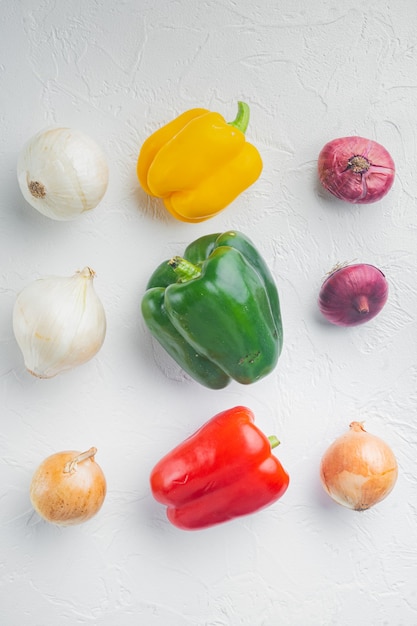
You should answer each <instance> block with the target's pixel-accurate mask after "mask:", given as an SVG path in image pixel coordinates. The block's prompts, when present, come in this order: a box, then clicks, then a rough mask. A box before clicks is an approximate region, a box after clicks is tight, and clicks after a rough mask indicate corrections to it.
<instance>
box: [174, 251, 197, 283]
mask: <svg viewBox="0 0 417 626" xmlns="http://www.w3.org/2000/svg"><path fill="white" fill-rule="evenodd" d="M168 265H170V266H171V267H172V269H173V270H174V272H175V273H176V274H177V276H178V277H179V279H180V280H181V281H182V282H187V280H192V279H193V278H198V277H199V276H200V275H201V269H200V268H199V267H197V265H194V264H193V263H191V262H190V261H187V259H183V258H182V257H180V256H174V257H172V259H170V260H169V261H168Z"/></svg>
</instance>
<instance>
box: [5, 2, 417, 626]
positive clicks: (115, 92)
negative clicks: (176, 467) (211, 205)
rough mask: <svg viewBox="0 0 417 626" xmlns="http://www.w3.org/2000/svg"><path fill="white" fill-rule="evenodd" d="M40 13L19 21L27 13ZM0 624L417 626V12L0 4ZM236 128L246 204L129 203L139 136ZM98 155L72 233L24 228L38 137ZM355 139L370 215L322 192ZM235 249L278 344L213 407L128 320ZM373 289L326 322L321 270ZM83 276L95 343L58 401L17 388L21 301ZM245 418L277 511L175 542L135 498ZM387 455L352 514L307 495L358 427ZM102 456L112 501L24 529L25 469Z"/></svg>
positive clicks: (404, 5)
mask: <svg viewBox="0 0 417 626" xmlns="http://www.w3.org/2000/svg"><path fill="white" fill-rule="evenodd" d="M35 5H37V6H35ZM0 6H1V12H0V25H1V39H0V87H1V107H0V131H1V132H0V188H1V211H0V237H1V245H0V259H1V265H0V270H1V275H0V276H1V282H0V298H1V306H0V340H1V351H0V374H1V378H0V384H1V428H0V446H1V449H0V455H1V458H0V481H1V485H0V489H1V493H0V504H1V507H0V523H1V531H0V559H1V562H0V582H1V586H0V615H1V617H0V622H1V624H2V626H26V625H31V626H76V625H90V624H91V625H95V624H97V625H100V626H137V625H140V626H142V625H143V626H330V625H331V626H350V625H352V626H353V625H355V626H357V625H359V626H362V625H367V626H382V625H386V626H415V625H416V624H417V594H416V577H417V559H416V542H417V529H416V520H417V515H416V513H417V511H416V507H417V504H416V503H417V500H416V489H417V484H416V474H417V462H416V456H417V455H416V449H417V411H416V404H417V390H416V389H417V348H416V343H417V323H416V310H417V289H416V284H417V281H416V273H417V256H416V249H417V245H416V242H417V211H416V195H417V176H416V171H417V123H416V118H417V115H416V113H417V73H416V65H417V64H416V59H417V34H416V32H417V9H416V4H415V0H395V1H394V0H391V2H389V1H387V0H368V2H366V3H364V2H363V0H350V2H347V3H346V2H345V3H343V2H336V1H335V0H332V1H330V0H327V1H323V2H310V1H309V0H304V1H302V0H277V1H276V2H273V1H264V2H261V0H258V2H256V0H255V1H252V0H240V1H239V2H234V1H230V0H219V1H215V0H207V1H206V2H193V1H192V0H177V1H175V0H169V1H168V0H165V1H163V2H162V1H158V0H142V1H138V0H124V1H122V0H121V1H120V2H110V0H96V1H94V0H72V1H71V2H64V1H59V0H42V1H39V2H38V3H33V2H32V0H19V1H17V0H16V1H13V0H2V1H1V2H0ZM239 99H242V100H245V101H246V102H248V103H249V105H250V107H251V114H252V115H251V122H250V126H249V129H248V132H247V137H248V140H249V141H251V142H252V143H254V144H255V145H256V146H257V147H258V149H259V150H260V152H261V154H262V157H263V161H264V170H263V173H262V176H261V178H260V179H259V180H258V182H257V183H256V184H255V185H254V186H253V187H251V188H250V189H249V190H248V191H247V192H245V193H244V194H243V195H242V196H240V197H239V198H238V199H237V200H236V201H235V202H234V203H233V205H232V206H230V207H229V208H228V209H226V210H225V211H224V212H223V213H222V214H220V215H218V216H217V217H215V218H213V219H211V220H209V221H207V222H203V223H201V224H197V225H193V224H184V223H180V222H177V221H175V220H174V219H173V218H171V217H170V216H169V215H168V214H167V212H166V211H165V210H164V209H163V208H162V206H161V204H160V203H159V202H157V201H154V200H150V199H149V198H147V197H146V196H145V194H144V193H143V192H142V191H141V190H140V189H139V185H138V183H137V180H136V174H135V167H136V159H137V154H138V151H139V148H140V146H141V144H142V142H143V141H144V140H145V138H146V137H147V136H148V135H149V134H150V133H151V132H153V131H154V130H156V129H157V128H158V127H159V126H161V125H162V124H164V123H166V122H168V121H170V120H171V119H173V118H174V117H175V116H176V115H178V114H180V113H181V112H183V111H184V110H186V109H188V108H192V107H194V106H203V107H206V108H210V109H212V110H215V111H219V112H220V113H222V114H223V115H224V116H225V117H226V119H229V120H230V119H233V118H234V117H235V113H236V102H237V100H239ZM55 124H57V125H66V126H72V127H74V128H78V129H79V130H82V131H85V132H87V133H88V134H90V135H91V136H92V137H93V138H94V139H95V140H96V141H97V142H98V143H99V144H100V145H101V146H102V147H103V149H104V150H105V152H106V154H107V157H108V161H109V166H110V184H109V188H108V192H107V194H106V196H105V198H104V200H103V202H102V203H101V204H100V205H99V207H97V208H96V209H95V210H94V211H92V212H90V213H89V214H85V215H83V216H81V217H80V218H79V219H77V220H76V221H74V222H70V223H69V222H66V223H64V222H54V221H53V220H50V219H48V218H46V217H43V216H41V215H40V214H38V213H37V212H36V211H35V210H34V209H32V208H31V207H30V206H29V205H27V204H26V203H25V202H24V200H23V198H22V196H21V194H20V191H19V189H18V185H17V181H16V173H15V170H16V161H17V155H18V153H19V151H20V149H21V147H22V145H23V144H24V143H25V142H26V140H27V139H28V138H29V137H30V136H31V135H33V134H34V133H35V132H37V131H38V130H40V129H42V128H44V127H46V126H49V125H55ZM353 134H359V135H363V136H365V137H369V138H371V139H375V140H377V141H379V142H380V143H382V144H383V145H385V147H386V148H387V149H388V150H389V151H390V153H391V154H392V156H393V158H394V160H395V162H396V165H397V176H396V181H395V183H394V187H393V188H392V190H391V192H390V193H389V195H388V196H386V198H385V199H383V200H382V201H380V202H379V203H376V204H373V205H368V206H362V207H354V206H352V205H348V204H345V203H343V202H340V201H338V200H335V199H333V198H331V197H329V195H327V194H326V193H325V192H324V191H323V190H322V189H321V188H320V187H319V185H318V184H317V176H316V162H317V156H318V153H319V151H320V149H321V147H322V146H323V145H324V143H326V142H327V141H329V140H330V139H333V138H335V137H340V136H344V135H353ZM230 228H234V229H239V230H242V231H243V232H245V233H246V234H248V235H250V236H251V237H252V239H253V241H254V242H255V243H256V244H257V246H258V247H259V249H260V250H261V252H262V253H263V255H264V257H265V259H266V260H267V261H268V263H269V265H270V267H271V269H272V270H273V273H274V275H275V277H276V280H277V284H278V288H279V292H280V298H281V304H282V312H283V321H284V333H285V345H284V350H283V353H282V356H281V359H280V361H279V364H278V367H277V368H276V370H275V371H274V373H273V374H271V375H270V376H269V377H268V378H266V379H264V380H262V381H260V382H258V383H256V384H254V385H252V386H250V387H243V386H240V385H237V384H232V385H230V386H229V387H228V388H226V389H224V390H221V391H210V390H208V389H205V388H203V387H201V386H199V385H198V384H197V383H195V382H193V381H191V380H189V379H185V378H184V377H183V375H182V374H181V372H180V371H179V369H178V368H177V367H176V366H175V365H173V364H172V362H170V361H169V359H168V357H166V356H165V355H164V354H163V353H162V352H161V350H159V349H158V348H157V347H156V346H155V345H154V344H153V343H152V341H151V340H150V337H149V334H148V332H147V331H146V329H145V327H144V324H143V322H142V320H141V317H140V312H139V304H140V299H141V296H142V293H143V291H144V287H145V284H146V281H147V279H148V277H149V275H150V273H151V272H152V271H153V269H154V267H155V266H156V265H157V264H158V263H159V262H160V261H162V260H164V259H165V258H168V257H169V256H170V255H171V254H172V253H180V252H182V250H183V248H184V247H185V246H186V245H187V244H188V243H189V242H191V241H192V240H194V239H195V238H197V237H199V236H201V235H203V234H208V233H212V232H221V231H223V230H227V229H230ZM352 260H357V261H359V262H367V263H371V264H374V265H377V266H378V267H380V268H381V269H382V270H383V271H384V273H385V274H386V276H387V278H388V281H389V283H390V297H389V301H388V303H387V305H386V307H385V308H384V310H383V311H382V312H381V314H380V315H379V316H378V317H377V318H375V319H374V320H373V321H371V322H369V323H368V324H365V325H363V326H362V327H356V328H352V329H342V328H337V327H334V326H330V325H328V324H327V323H325V322H324V320H323V319H322V318H320V315H319V314H318V310H317V305H316V300H317V295H318V291H319V288H320V285H321V282H322V279H323V277H324V275H325V273H326V272H328V271H329V270H330V269H331V268H332V267H333V265H334V264H335V263H336V262H341V261H352ZM85 265H90V266H91V267H93V268H94V269H95V271H96V273H97V277H96V280H95V288H96V291H97V293H98V294H99V296H100V297H101V299H102V301H103V304H104V306H105V308H106V312H107V319H108V332H107V338H106V341H105V343H104V346H103V348H102V350H101V351H100V353H99V355H98V356H97V357H96V358H95V359H94V360H93V361H91V362H89V363H88V364H86V365H84V366H82V367H80V368H78V369H76V370H73V371H72V372H70V373H67V374H65V375H61V376H58V377H57V378H55V379H52V380H36V379H34V378H32V377H31V376H30V375H29V374H27V373H26V372H25V369H24V366H23V361H22V356H21V354H20V352H19V350H18V348H17V345H16V343H15V340H14V336H13V333H12V325H11V314H12V308H13V304H14V300H15V297H16V295H17V293H18V291H19V290H20V289H21V288H23V287H24V286H25V285H26V284H28V283H29V282H31V281H32V280H34V279H36V278H39V277H41V276H44V275H47V274H58V275H71V274H72V273H73V272H74V271H76V270H77V269H81V268H82V267H84V266H85ZM236 404H245V405H247V406H249V407H250V408H251V409H252V410H253V411H254V412H255V414H256V418H257V424H258V425H259V427H261V428H262V429H263V430H264V431H265V432H266V433H267V434H270V433H275V434H276V435H277V436H278V437H279V439H280V440H281V442H282V443H281V446H280V447H279V448H278V449H277V451H276V454H277V455H278V456H279V458H280V459H281V461H282V463H283V465H284V466H285V467H286V469H287V470H288V472H289V473H290V475H291V484H290V487H289V489H288V491H287V493H286V494H285V496H284V497H283V498H282V500H281V501H279V502H278V503H276V504H275V505H273V506H271V507H270V508H267V509H265V510H263V511H262V512H259V513H257V514H255V515H253V516H250V517H246V518H241V519H240V520H237V521H234V522H231V523H228V524H224V525H222V526H217V527H214V528H212V529H209V530H206V531H201V532H195V533H187V532H184V531H179V530H177V529H175V528H174V527H172V526H170V525H169V523H168V522H167V521H166V518H165V512H164V509H163V507H162V506H160V505H159V504H157V503H156V502H155V501H154V500H153V499H152V497H151V494H150V490H149V487H148V476H149V472H150V470H151V468H152V467H153V465H154V464H155V463H156V462H157V461H158V460H159V458H160V457H161V456H162V455H163V454H165V453H166V452H167V451H168V450H169V449H171V448H172V447H173V446H174V445H176V444H177V443H179V442H180V441H182V440H183V439H184V438H185V437H187V436H188V435H190V434H191V433H192V432H194V431H195V430H196V429H197V428H198V427H199V426H200V425H201V424H202V423H203V422H205V421H206V420H207V419H209V418H210V417H211V416H213V415H214V414H215V413H217V412H218V411H221V410H223V409H226V408H230V407H232V406H234V405H236ZM353 419H360V420H364V421H365V426H366V427H367V429H368V430H369V431H370V432H373V433H375V434H377V435H379V436H380V437H382V438H383V439H385V440H386V441H387V442H389V443H390V445H391V447H392V448H393V450H394V452H395V454H396V456H397V458H398V463H399V469H400V473H399V479H398V483H397V485H396V487H395V489H394V491H393V492H392V494H391V495H390V496H389V497H388V499H387V500H385V501H384V502H382V503H381V504H379V505H378V506H377V507H375V508H374V509H371V510H369V511H367V512H363V513H356V512H352V511H349V510H347V509H344V508H343V507H340V506H338V505H336V504H335V503H333V501H331V500H330V499H329V498H328V497H327V496H326V495H325V494H324V492H323V491H322V488H321V486H320V483H319V477H318V468H319V462H320V458H321V455H322V453H323V451H324V449H325V448H326V447H327V446H328V445H329V444H330V443H331V442H332V441H333V439H334V438H335V437H337V436H338V435H340V434H341V433H342V432H344V431H345V430H346V429H347V427H348V424H349V422H350V421H352V420H353ZM91 445H95V446H97V448H98V454H97V457H96V458H97V461H98V462H99V464H100V465H101V466H102V468H103V470H104V472H105V474H106V477H107V481H108V496H107V499H106V501H105V504H104V506H103V508H102V510H101V511H100V513H99V514H98V515H97V516H96V517H95V518H93V519H92V520H91V521H90V522H88V523H86V524H84V525H81V526H78V527H74V528H66V529H60V528H57V527H55V526H53V525H50V524H47V523H46V522H43V521H41V520H40V519H39V518H38V517H37V516H36V515H35V514H34V513H33V512H32V510H31V505H30V501H29V484H30V480H31V476H32V473H33V471H34V470H35V468H36V467H37V465H38V464H39V463H40V462H41V460H42V459H43V458H44V457H46V456H48V455H49V454H52V453H53V452H56V451H59V450H62V449H67V448H75V449H80V450H82V449H86V448H88V447H90V446H91Z"/></svg>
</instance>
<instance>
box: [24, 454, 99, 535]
mask: <svg viewBox="0 0 417 626" xmlns="http://www.w3.org/2000/svg"><path fill="white" fill-rule="evenodd" d="M95 452H96V449H95V448H91V450H90V451H88V452H87V453H84V454H88V453H91V454H90V456H89V457H88V458H85V459H84V460H82V461H80V462H78V463H77V464H76V466H75V467H74V468H73V469H72V470H71V471H66V466H67V464H68V463H71V461H73V460H74V459H75V458H77V457H78V456H80V455H81V454H82V453H80V452H78V451H76V450H64V451H62V452H57V453H56V454H52V455H51V456H49V457H47V458H46V459H45V460H44V461H43V462H42V463H41V464H40V465H39V467H38V468H37V470H36V471H35V473H34V475H33V478H32V482H31V485H30V499H31V502H32V506H33V508H34V509H35V511H36V512H37V513H38V514H39V515H40V516H41V517H42V518H43V519H44V520H46V521H47V522H51V523H54V524H57V525H59V526H72V525H75V524H81V523H83V522H86V521H87V520H89V519H90V518H91V517H93V516H94V515H95V514H96V513H97V512H98V511H99V510H100V508H101V506H102V504H103V502H104V498H105V496H106V491H107V486H106V479H105V477H104V474H103V471H102V469H101V468H100V466H99V465H98V464H97V463H96V462H95V460H94V454H95Z"/></svg>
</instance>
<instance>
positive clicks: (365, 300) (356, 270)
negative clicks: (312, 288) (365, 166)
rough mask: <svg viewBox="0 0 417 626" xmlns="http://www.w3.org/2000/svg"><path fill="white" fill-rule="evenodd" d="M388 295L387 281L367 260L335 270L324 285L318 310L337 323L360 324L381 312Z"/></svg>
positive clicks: (341, 324) (330, 320) (344, 324)
mask: <svg viewBox="0 0 417 626" xmlns="http://www.w3.org/2000/svg"><path fill="white" fill-rule="evenodd" d="M387 298H388V283H387V280H386V278H385V276H384V274H383V273H382V272H381V270H379V269H378V268H377V267H374V266H373V265H368V264H366V263H358V264H355V265H346V266H344V267H341V268H337V269H336V270H335V271H333V272H332V273H331V274H330V275H329V276H328V278H326V280H325V281H324V283H323V284H322V286H321V289H320V293H319V302H318V304H319V309H320V311H321V312H322V314H323V315H324V317H325V318H326V319H327V320H328V321H329V322H331V323H332V324H336V325H337V326H358V324H363V323H364V322H367V321H368V320H371V319H372V318H373V317H375V316H376V315H378V313H379V312H380V311H381V309H382V307H383V306H384V304H385V303H386V301H387Z"/></svg>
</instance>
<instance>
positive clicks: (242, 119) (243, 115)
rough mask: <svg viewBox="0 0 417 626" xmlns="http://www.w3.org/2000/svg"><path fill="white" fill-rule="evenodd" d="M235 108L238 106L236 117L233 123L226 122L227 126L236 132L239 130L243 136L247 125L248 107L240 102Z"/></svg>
mask: <svg viewBox="0 0 417 626" xmlns="http://www.w3.org/2000/svg"><path fill="white" fill-rule="evenodd" d="M237 106H238V109H237V115H236V117H235V119H234V120H233V122H228V123H229V126H234V127H235V128H237V129H238V130H240V131H241V132H242V133H243V134H245V132H246V129H247V127H248V124H249V107H248V105H247V104H246V102H241V101H240V100H239V102H238V103H237Z"/></svg>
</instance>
